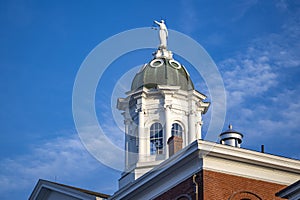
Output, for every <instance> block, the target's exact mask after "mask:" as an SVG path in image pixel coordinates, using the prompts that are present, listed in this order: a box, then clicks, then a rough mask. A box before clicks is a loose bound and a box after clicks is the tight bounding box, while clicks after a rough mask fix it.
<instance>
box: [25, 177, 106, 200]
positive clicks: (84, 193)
mask: <svg viewBox="0 0 300 200" xmlns="http://www.w3.org/2000/svg"><path fill="white" fill-rule="evenodd" d="M51 191H54V192H59V193H61V194H63V195H66V196H72V197H75V198H80V199H97V198H103V199H108V198H109V197H110V195H107V194H103V193H99V192H95V191H91V190H86V189H82V188H78V187H74V186H70V185H65V184H61V183H56V182H52V181H48V180H43V179H40V180H39V181H38V182H37V184H36V186H35V188H34V190H33V191H32V193H31V195H30V197H29V200H36V199H40V197H42V199H44V198H45V197H46V196H48V195H49V192H51Z"/></svg>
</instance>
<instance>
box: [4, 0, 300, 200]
mask: <svg viewBox="0 0 300 200" xmlns="http://www.w3.org/2000/svg"><path fill="white" fill-rule="evenodd" d="M161 18H163V19H165V20H166V24H167V26H168V28H169V29H173V30H177V31H179V32H182V33H184V34H187V35H188V36H190V37H192V38H193V39H195V40H196V41H197V42H199V43H200V44H201V45H202V46H203V47H204V48H205V49H206V51H207V52H208V53H209V55H210V56H211V57H212V59H213V60H214V61H215V63H216V65H217V66H218V69H219V71H220V73H221V76H222V78H223V81H224V85H225V89H226V94H227V116H226V122H225V125H224V128H223V129H224V130H225V129H227V125H228V123H229V122H230V123H232V124H233V127H234V129H236V130H238V131H240V132H242V133H243V134H244V136H245V137H244V143H243V144H242V146H243V147H245V148H249V149H253V150H259V148H260V145H261V144H264V145H265V149H266V152H268V153H271V154H276V155H282V156H285V157H291V158H296V159H300V150H299V141H300V131H299V130H300V123H299V122H300V119H299V116H298V115H299V114H300V103H299V99H300V84H299V81H300V80H299V75H300V53H299V52H300V3H299V2H298V1H296V0H294V1H293V0H290V1H285V0H278V1H275V0H274V1H270V0H267V1H265V0H264V1H262V0H261V1H259V0H248V1H242V0H236V1H217V0H209V1H208V0H207V1H200V0H199V1H191V0H182V1H176V2H174V1H48V2H47V1H1V2H0V25H1V29H0V44H1V45H0V70H1V73H0V83H1V84H0V89H1V92H2V93H1V98H0V110H1V111H0V121H1V134H0V145H1V151H0V169H1V170H0V196H1V199H12V198H16V199H27V198H28V196H29V195H30V193H31V191H32V189H33V187H34V185H35V183H36V182H37V180H38V179H39V178H43V179H47V180H52V181H54V180H57V181H58V182H61V183H65V184H70V185H74V186H77V187H82V188H86V189H90V190H95V191H99V192H103V193H108V194H112V193H113V192H114V191H116V189H117V179H118V178H119V177H120V172H119V171H116V170H113V169H111V168H109V167H107V166H105V165H103V164H101V163H99V162H98V161H97V160H96V159H94V158H93V157H92V156H91V155H90V154H89V153H88V151H86V149H85V148H84V147H83V145H82V143H81V141H80V139H79V137H78V134H77V131H76V128H75V125H74V121H73V117H72V90H73V84H74V81H75V77H76V74H77V71H78V70H79V68H80V65H81V63H82V62H83V60H84V59H85V58H86V56H87V55H88V54H89V52H90V51H91V50H92V49H94V48H95V47H96V46H97V45H98V44H99V43H100V42H101V41H104V40H105V39H107V38H109V37H110V36H113V35H115V34H117V33H120V32H122V31H126V30H128V29H133V28H139V27H150V26H152V21H153V20H154V19H156V20H159V19H161ZM183 45H184V44H183ZM151 52H152V50H145V51H141V52H132V53H129V54H127V55H124V56H122V57H120V58H119V59H118V60H116V61H115V62H114V63H113V64H112V66H110V68H109V69H107V71H106V72H105V73H104V76H103V79H101V80H100V85H99V87H98V90H97V95H96V103H97V105H96V109H97V115H98V118H99V121H100V122H101V124H103V126H104V127H105V131H106V132H109V133H111V134H110V135H109V138H110V139H111V140H113V142H114V143H115V144H117V145H120V146H122V142H123V135H122V133H121V131H120V129H119V128H118V127H117V126H116V122H114V121H113V120H112V112H111V109H112V108H114V107H115V105H111V95H112V91H113V89H114V85H115V84H116V83H117V82H118V80H119V79H120V78H121V77H122V75H123V74H124V73H126V72H127V71H129V70H130V69H131V68H133V67H136V66H137V65H140V64H142V63H146V62H148V61H149V60H151ZM175 56H176V55H175ZM178 59H179V58H178ZM187 68H188V70H189V72H190V74H191V77H192V80H193V81H194V83H195V85H196V88H197V90H199V91H201V92H202V93H204V94H206V95H208V96H209V94H208V90H207V87H206V86H205V83H204V82H203V81H202V79H201V76H200V75H199V74H197V73H196V72H195V70H194V69H193V67H189V66H187ZM124 96H125V95H124ZM204 123H205V124H207V123H209V113H208V114H207V116H206V117H205V118H204ZM204 131H205V127H204Z"/></svg>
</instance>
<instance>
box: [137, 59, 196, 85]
mask: <svg viewBox="0 0 300 200" xmlns="http://www.w3.org/2000/svg"><path fill="white" fill-rule="evenodd" d="M157 85H169V86H180V89H181V90H193V89H194V84H193V82H192V81H191V79H190V76H189V74H188V72H187V71H186V69H185V68H184V66H183V65H181V64H180V63H179V62H178V61H176V60H174V59H173V58H172V57H155V58H154V59H153V60H151V61H150V62H149V63H147V64H145V65H144V66H143V67H142V68H141V69H140V70H139V72H138V73H137V74H136V75H135V77H134V79H133V81H132V84H131V90H137V89H139V88H142V87H146V88H148V89H150V88H156V87H157Z"/></svg>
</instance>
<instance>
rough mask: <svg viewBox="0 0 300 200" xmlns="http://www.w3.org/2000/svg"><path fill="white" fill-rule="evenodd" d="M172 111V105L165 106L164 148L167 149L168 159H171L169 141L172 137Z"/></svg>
mask: <svg viewBox="0 0 300 200" xmlns="http://www.w3.org/2000/svg"><path fill="white" fill-rule="evenodd" d="M170 109H171V105H166V106H165V120H166V124H165V134H164V148H165V156H166V158H168V157H169V146H168V139H169V138H170V137H171V128H172V127H171V126H172V124H171V119H170Z"/></svg>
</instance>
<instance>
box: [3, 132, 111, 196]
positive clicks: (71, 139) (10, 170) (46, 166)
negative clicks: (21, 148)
mask: <svg viewBox="0 0 300 200" xmlns="http://www.w3.org/2000/svg"><path fill="white" fill-rule="evenodd" d="M0 168H1V174H0V196H1V197H2V198H4V199H6V198H7V199H11V198H13V197H14V195H17V194H12V191H19V192H20V191H24V193H27V194H28V195H30V192H31V191H32V189H33V186H34V184H35V183H36V182H37V180H38V179H39V178H42V179H47V180H50V181H55V180H57V181H58V182H61V181H63V182H62V183H69V184H71V185H73V184H74V183H76V182H79V181H81V182H86V183H85V186H86V187H90V188H91V189H94V190H97V191H100V190H101V191H102V192H108V193H112V192H113V191H114V190H115V189H116V188H112V187H111V188H108V187H107V186H105V184H103V183H101V182H98V183H97V184H96V183H95V182H97V181H96V179H99V178H101V177H105V178H106V179H107V175H108V174H107V175H105V174H103V173H102V172H101V171H103V170H104V169H105V168H104V167H103V165H101V164H100V163H99V162H97V161H96V160H95V159H94V158H92V157H91V156H90V155H89V154H88V152H87V151H86V150H85V148H84V147H83V145H82V143H81V141H80V139H79V138H78V136H77V134H76V133H74V134H72V135H71V136H68V137H59V138H55V139H51V140H48V141H45V142H41V143H40V144H39V145H34V146H33V147H32V149H31V151H30V152H29V153H28V154H24V155H19V156H17V157H11V158H5V159H2V160H0ZM95 174H97V178H95ZM109 175H111V174H109ZM89 181H90V182H92V183H93V184H90V183H89ZM72 183H73V184H72ZM82 186H83V185H80V186H79V187H82ZM105 190H106V191H105ZM24 198H26V197H24Z"/></svg>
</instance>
